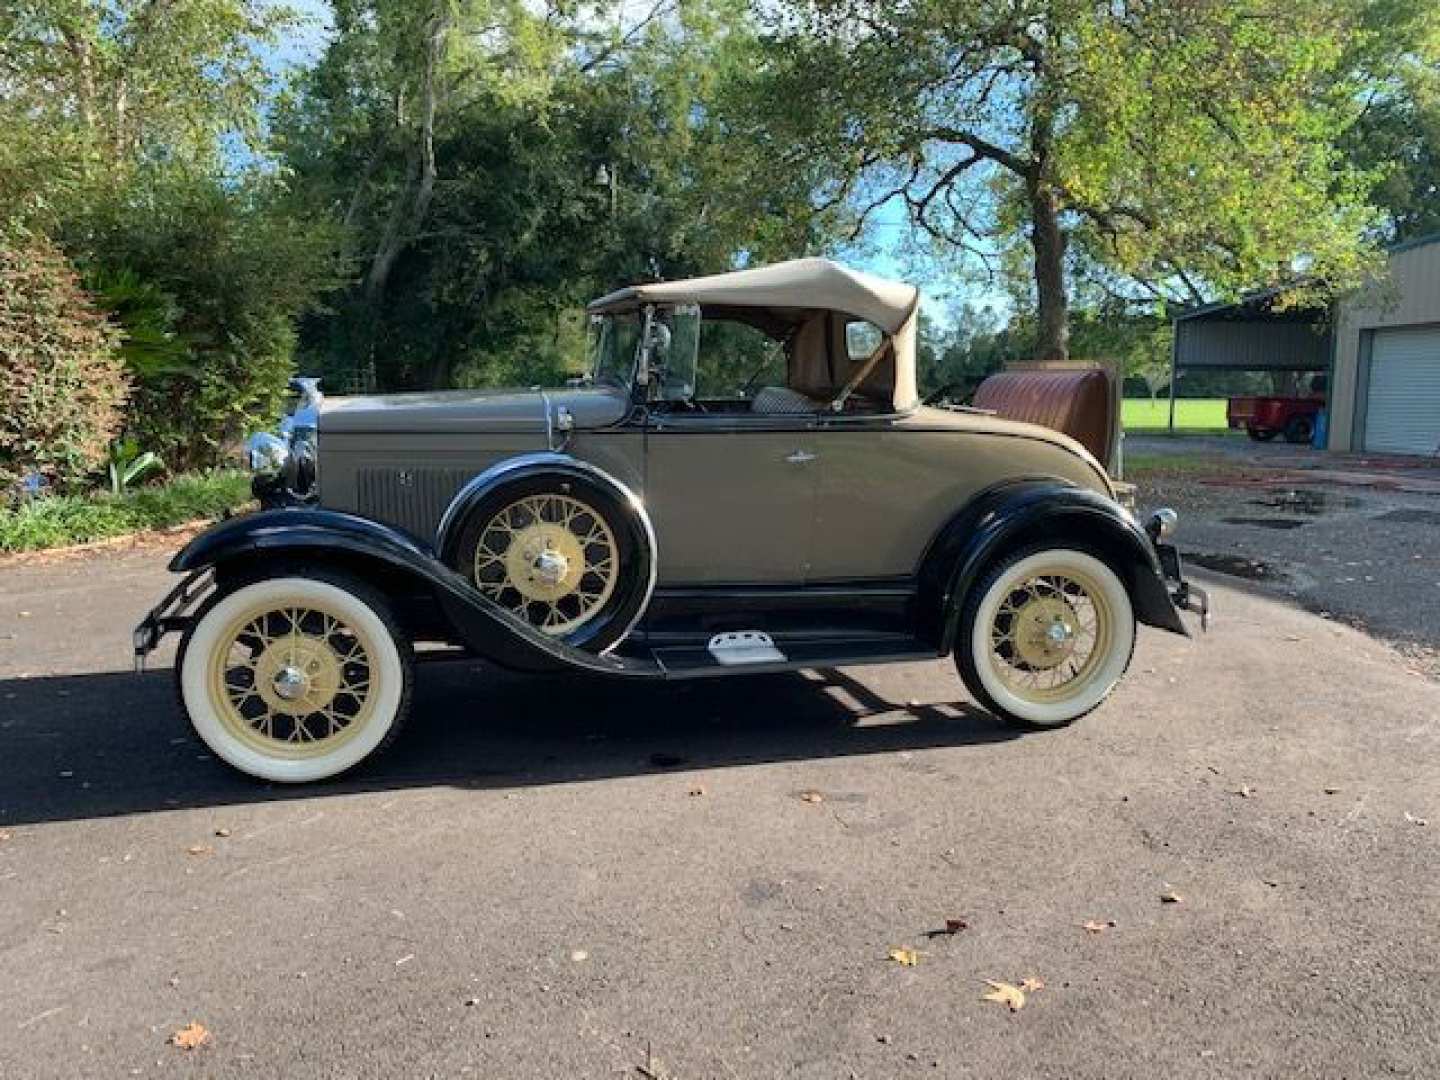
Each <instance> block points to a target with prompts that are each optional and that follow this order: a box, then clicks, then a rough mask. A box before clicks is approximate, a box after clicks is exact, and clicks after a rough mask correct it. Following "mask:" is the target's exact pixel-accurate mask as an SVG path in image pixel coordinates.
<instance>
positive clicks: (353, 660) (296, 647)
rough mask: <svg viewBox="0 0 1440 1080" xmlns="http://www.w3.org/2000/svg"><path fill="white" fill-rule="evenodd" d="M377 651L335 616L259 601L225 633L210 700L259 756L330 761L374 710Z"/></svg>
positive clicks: (215, 663) (215, 654) (212, 675)
mask: <svg viewBox="0 0 1440 1080" xmlns="http://www.w3.org/2000/svg"><path fill="white" fill-rule="evenodd" d="M227 642H228V644H227ZM374 649H375V646H374V644H373V643H372V642H371V641H369V640H368V637H367V636H366V635H365V634H364V632H363V631H361V630H359V629H357V628H356V627H354V626H352V625H351V624H350V623H348V622H346V621H345V619H344V618H343V617H342V616H341V615H339V614H337V613H335V612H333V611H329V610H326V609H324V608H323V607H310V606H304V607H299V606H296V607H279V608H273V607H271V606H269V604H268V602H261V603H258V604H256V605H254V606H252V607H251V608H250V609H248V610H245V611H242V612H240V614H238V615H237V616H236V617H235V618H233V619H232V620H231V621H230V624H229V626H228V627H227V628H226V629H225V630H224V631H223V632H222V634H221V643H220V646H219V647H218V648H216V649H215V650H214V651H213V653H212V663H211V666H210V679H211V695H212V697H213V698H214V699H215V702H216V704H217V706H218V707H219V710H220V715H221V720H222V722H223V723H225V725H226V726H227V727H228V728H229V729H230V731H231V733H232V734H234V735H235V737H236V738H237V739H240V740H242V741H245V742H248V743H250V744H251V745H253V746H255V747H256V749H259V750H261V751H262V752H264V753H267V754H271V755H275V756H281V757H290V758H305V757H317V756H320V755H323V754H328V753H330V752H332V751H333V750H334V749H336V747H338V746H339V745H340V744H341V743H342V742H344V741H345V740H346V739H348V738H350V737H352V736H353V735H354V734H355V733H356V732H357V731H359V730H361V729H362V728H363V727H364V725H365V721H366V720H367V719H368V718H369V716H370V714H371V713H372V712H373V710H374V706H375V695H374V694H373V693H372V692H371V678H372V674H373V669H374V660H373V659H372V657H373V655H374Z"/></svg>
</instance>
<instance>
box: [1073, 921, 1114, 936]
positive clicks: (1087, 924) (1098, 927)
mask: <svg viewBox="0 0 1440 1080" xmlns="http://www.w3.org/2000/svg"><path fill="white" fill-rule="evenodd" d="M1080 925H1081V927H1083V928H1084V930H1085V931H1086V932H1087V933H1090V934H1103V933H1104V932H1105V931H1106V930H1110V929H1113V928H1114V926H1115V920H1114V919H1106V920H1105V921H1104V922H1098V921H1096V920H1095V919H1086V920H1085V921H1084V922H1083V923H1081V924H1080Z"/></svg>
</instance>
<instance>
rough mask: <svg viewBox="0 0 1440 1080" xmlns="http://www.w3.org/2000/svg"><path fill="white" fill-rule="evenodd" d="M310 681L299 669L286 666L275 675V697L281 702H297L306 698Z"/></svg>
mask: <svg viewBox="0 0 1440 1080" xmlns="http://www.w3.org/2000/svg"><path fill="white" fill-rule="evenodd" d="M309 682H310V680H309V679H307V678H306V677H305V673H304V672H303V671H301V670H300V669H299V668H297V667H290V666H286V667H283V668H281V669H280V670H279V671H278V672H276V674H275V682H274V687H275V696H276V697H278V698H279V699H280V700H281V701H295V700H296V699H298V698H301V697H304V696H305V690H306V687H307V686H308V685H309Z"/></svg>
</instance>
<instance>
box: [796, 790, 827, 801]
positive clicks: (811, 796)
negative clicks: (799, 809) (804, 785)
mask: <svg viewBox="0 0 1440 1080" xmlns="http://www.w3.org/2000/svg"><path fill="white" fill-rule="evenodd" d="M800 801H801V802H808V803H822V802H824V801H825V796H824V795H821V794H820V792H818V791H802V792H800Z"/></svg>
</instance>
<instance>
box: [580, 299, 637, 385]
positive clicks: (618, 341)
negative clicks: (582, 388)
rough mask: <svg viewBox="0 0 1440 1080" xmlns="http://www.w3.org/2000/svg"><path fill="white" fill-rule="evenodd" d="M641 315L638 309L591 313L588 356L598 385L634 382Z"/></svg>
mask: <svg viewBox="0 0 1440 1080" xmlns="http://www.w3.org/2000/svg"><path fill="white" fill-rule="evenodd" d="M641 319H642V317H641V315H640V314H639V313H638V312H622V313H620V314H608V315H595V316H592V317H591V319H590V340H589V357H588V359H589V366H590V375H591V377H592V378H593V379H594V380H595V383H596V384H597V385H609V386H619V387H622V388H628V387H629V386H630V383H631V380H632V379H633V378H634V377H635V354H636V353H637V352H638V351H639V348H640V329H641V326H642V322H641Z"/></svg>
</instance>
